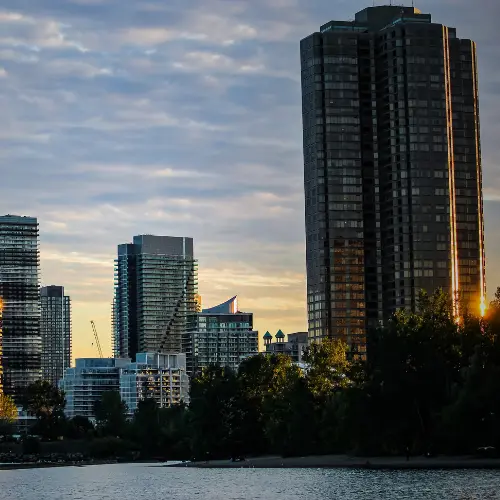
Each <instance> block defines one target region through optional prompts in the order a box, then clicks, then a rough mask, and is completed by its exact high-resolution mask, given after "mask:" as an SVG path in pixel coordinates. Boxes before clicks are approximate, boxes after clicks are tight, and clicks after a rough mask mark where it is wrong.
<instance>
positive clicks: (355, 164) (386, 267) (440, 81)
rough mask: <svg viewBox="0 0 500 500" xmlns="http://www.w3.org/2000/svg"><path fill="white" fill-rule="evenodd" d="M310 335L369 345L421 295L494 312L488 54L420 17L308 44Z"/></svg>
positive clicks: (327, 31)
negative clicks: (480, 59) (485, 135)
mask: <svg viewBox="0 0 500 500" xmlns="http://www.w3.org/2000/svg"><path fill="white" fill-rule="evenodd" d="M301 63H302V93H303V96H302V103H303V126H304V165H305V167H304V173H305V175H304V182H305V199H306V209H305V212H306V233H307V295H308V315H309V336H310V339H311V340H316V339H321V338H323V337H325V336H334V337H339V338H343V339H345V340H346V341H347V342H348V344H350V345H351V348H352V349H353V350H357V351H358V352H360V353H363V352H364V350H365V348H366V333H367V331H368V330H369V329H370V328H372V327H376V326H377V325H379V324H381V323H383V322H386V321H387V320H388V319H389V318H390V316H391V315H392V314H393V313H394V312H395V311H396V310H397V309H400V308H407V309H410V310H415V309H416V307H417V301H418V293H419V291H420V290H421V289H424V290H427V291H428V292H430V293H432V292H433V291H434V290H435V289H437V288H442V289H443V290H445V291H447V292H448V293H450V295H451V296H453V297H454V298H455V300H454V312H455V315H456V316H457V318H458V317H460V315H461V314H463V312H464V309H466V308H468V309H469V310H471V311H473V312H479V311H480V310H484V300H485V289H486V285H485V257H484V238H483V232H484V231H483V227H484V226H483V199H482V173H481V151H480V140H479V106H478V87H477V85H478V84H477V66H476V45H475V43H474V42H472V41H471V40H464V39H459V38H457V33H456V30H455V28H448V27H446V26H443V25H441V24H436V23H433V22H432V20H431V15H430V14H422V13H421V12H420V11H419V10H418V9H415V8H413V7H395V6H385V7H370V8H367V9H365V10H363V11H361V12H358V13H357V14H356V16H355V20H354V21H331V22H329V23H327V24H325V25H324V26H322V27H321V29H320V32H318V33H313V34H312V35H310V36H308V37H307V38H305V39H304V40H302V42H301Z"/></svg>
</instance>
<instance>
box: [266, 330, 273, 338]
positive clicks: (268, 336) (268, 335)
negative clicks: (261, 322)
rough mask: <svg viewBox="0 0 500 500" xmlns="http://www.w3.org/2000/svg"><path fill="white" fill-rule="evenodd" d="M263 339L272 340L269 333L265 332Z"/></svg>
mask: <svg viewBox="0 0 500 500" xmlns="http://www.w3.org/2000/svg"><path fill="white" fill-rule="evenodd" d="M264 338H265V339H272V338H273V336H272V335H271V334H270V333H269V332H266V333H265V334H264Z"/></svg>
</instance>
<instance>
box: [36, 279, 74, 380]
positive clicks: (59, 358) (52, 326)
mask: <svg viewBox="0 0 500 500" xmlns="http://www.w3.org/2000/svg"><path fill="white" fill-rule="evenodd" d="M40 301H41V323H40V332H41V335H42V377H43V379H44V380H47V381H49V382H50V383H52V384H53V385H55V386H57V383H58V382H59V380H60V379H62V377H63V375H64V371H65V370H66V368H69V367H70V366H71V299H70V297H69V296H68V295H65V293H64V287H63V286H54V285H52V286H45V287H43V288H42V289H41V290H40Z"/></svg>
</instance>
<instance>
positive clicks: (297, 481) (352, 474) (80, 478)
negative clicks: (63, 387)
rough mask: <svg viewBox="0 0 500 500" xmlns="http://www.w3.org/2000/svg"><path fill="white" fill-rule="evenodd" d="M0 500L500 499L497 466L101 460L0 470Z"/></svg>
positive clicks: (499, 473) (499, 474) (499, 476)
mask: <svg viewBox="0 0 500 500" xmlns="http://www.w3.org/2000/svg"><path fill="white" fill-rule="evenodd" d="M0 499H9V500H35V499H36V500H60V499H73V500H111V499H112V500H115V499H116V500H142V499H147V500H156V499H158V500H159V499H162V500H163V499H165V500H196V499H199V500H219V499H221V500H330V499H331V500H337V499H338V500H375V499H384V500H406V499H408V500H410V499H411V500H424V499H426V500H427V499H436V500H438V499H439V500H449V499H450V500H451V499H453V500H472V499H474V500H476V499H477V500H489V499H500V472H498V471H489V470H469V471H468V470H457V471H439V470H438V471H436V470H435V471H421V470H420V471H367V470H349V469H329V470H319V469H191V468H189V469H187V468H178V469H177V468H165V467H161V466H157V465H144V464H124V465H121V464H120V465H100V466H92V467H64V468H53V469H27V470H13V471H0Z"/></svg>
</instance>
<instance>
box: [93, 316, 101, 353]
mask: <svg viewBox="0 0 500 500" xmlns="http://www.w3.org/2000/svg"><path fill="white" fill-rule="evenodd" d="M90 324H91V325H92V330H93V332H94V337H95V343H96V344H97V350H98V351H99V356H100V357H101V358H102V357H103V355H102V349H101V343H100V342H99V337H98V336H97V329H96V327H95V323H94V321H93V320H91V321H90Z"/></svg>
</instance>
